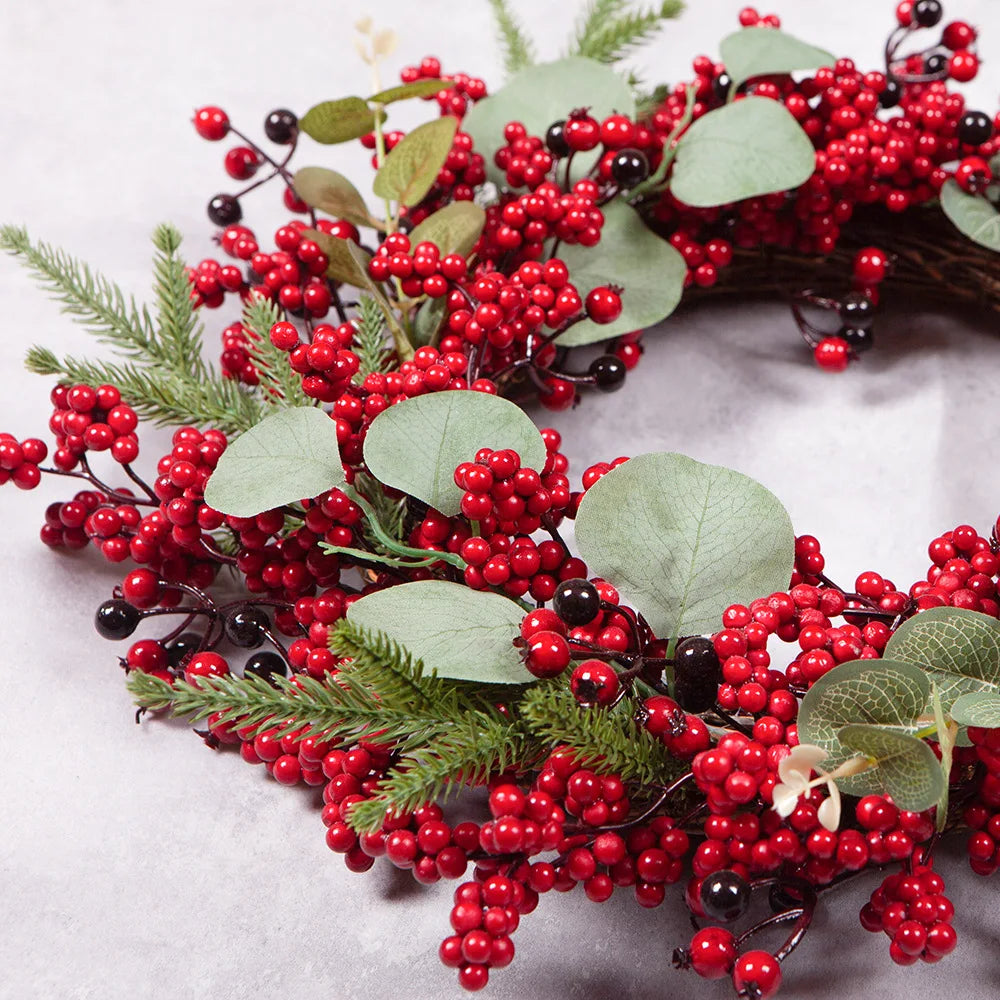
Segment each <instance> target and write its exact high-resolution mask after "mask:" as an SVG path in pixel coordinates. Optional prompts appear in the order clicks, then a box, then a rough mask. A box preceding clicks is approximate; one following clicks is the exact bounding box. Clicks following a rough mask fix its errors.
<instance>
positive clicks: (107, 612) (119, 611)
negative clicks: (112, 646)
mask: <svg viewBox="0 0 1000 1000" xmlns="http://www.w3.org/2000/svg"><path fill="white" fill-rule="evenodd" d="M140 621H142V612H141V611H140V610H139V609H138V608H137V607H135V606H134V605H131V604H129V602H128V601H119V600H111V601H105V602H104V603H103V604H102V605H101V606H100V607H99V608H98V609H97V614H95V615H94V628H96V629H97V631H98V632H99V633H100V634H101V635H102V636H104V638H105V639H127V638H128V637H129V636H130V635H131V634H132V633H133V632H134V631H135V630H136V626H137V625H138V624H139V622H140Z"/></svg>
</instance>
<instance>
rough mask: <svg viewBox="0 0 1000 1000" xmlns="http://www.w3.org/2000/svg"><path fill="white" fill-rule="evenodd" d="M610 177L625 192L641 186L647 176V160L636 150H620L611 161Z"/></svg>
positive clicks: (644, 155)
mask: <svg viewBox="0 0 1000 1000" xmlns="http://www.w3.org/2000/svg"><path fill="white" fill-rule="evenodd" d="M611 176H612V178H614V181H615V183H616V184H617V185H618V186H619V187H620V188H623V189H625V190H627V189H629V188H634V187H635V186H636V184H641V183H642V182H643V181H644V180H645V179H646V178H647V177H648V176H649V160H647V159H646V154H645V153H643V152H641V151H640V150H638V149H620V150H619V151H618V152H617V153H615V155H614V159H612V161H611Z"/></svg>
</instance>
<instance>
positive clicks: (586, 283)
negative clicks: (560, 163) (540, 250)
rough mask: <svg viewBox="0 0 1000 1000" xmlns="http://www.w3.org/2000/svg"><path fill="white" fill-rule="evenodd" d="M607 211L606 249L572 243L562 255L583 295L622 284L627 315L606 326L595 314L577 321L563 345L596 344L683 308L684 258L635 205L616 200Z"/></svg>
mask: <svg viewBox="0 0 1000 1000" xmlns="http://www.w3.org/2000/svg"><path fill="white" fill-rule="evenodd" d="M603 212H604V226H603V227H602V228H601V249H600V251H596V250H594V249H593V248H592V247H591V248H588V247H584V246H580V245H578V244H572V245H569V246H566V247H562V248H560V250H559V256H560V257H561V258H562V259H563V261H565V263H566V266H567V267H568V268H569V270H570V274H572V275H573V283H574V284H575V285H576V288H577V291H579V293H580V295H581V296H582V297H583V298H586V297H587V293H588V292H589V291H590V290H591V289H592V288H596V287H597V286H598V285H607V284H616V285H621V286H622V287H623V288H624V292H623V293H622V314H621V316H619V317H618V319H616V320H615V321H614V323H606V324H604V325H603V326H602V325H601V324H600V323H594V322H593V321H592V320H589V319H584V320H582V321H581V322H579V323H576V324H574V325H573V326H571V327H570V328H569V329H568V330H567V331H566V332H565V333H564V334H563V335H562V336H561V337H560V338H559V344H560V346H564V347H578V346H580V345H581V344H593V343H596V342H597V341H601V340H607V339H608V338H609V337H617V336H620V335H621V334H623V333H628V332H629V331H631V330H641V329H644V328H645V327H647V326H652V325H653V324H654V323H659V322H660V320H662V319H665V318H666V317H667V316H669V315H670V314H671V313H672V312H673V311H674V309H676V308H677V303H678V302H680V300H681V294H682V292H683V291H684V276H685V275H686V274H687V266H686V265H685V263H684V258H683V257H682V256H681V255H680V253H678V252H677V250H675V249H674V248H673V247H672V246H671V245H670V244H669V243H668V242H667V241H666V240H662V239H660V237H659V236H657V235H656V234H655V233H654V232H653V231H652V230H650V229H649V228H648V227H647V226H646V224H645V223H644V222H643V221H642V218H641V217H640V216H639V213H638V212H637V211H636V210H635V209H634V208H632V207H631V206H629V205H626V204H625V202H623V201H613V202H611V203H610V204H608V205H605V206H604V209H603Z"/></svg>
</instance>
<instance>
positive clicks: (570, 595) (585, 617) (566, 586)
mask: <svg viewBox="0 0 1000 1000" xmlns="http://www.w3.org/2000/svg"><path fill="white" fill-rule="evenodd" d="M552 606H553V608H555V612H556V614H557V615H558V616H559V617H560V618H561V619H562V620H563V621H564V622H565V623H566V624H567V625H569V626H570V627H571V628H575V627H576V626H577V625H586V624H587V623H588V622H590V621H593V620H594V617H595V616H596V615H597V612H598V611H600V610H601V595H600V594H599V593H598V592H597V588H596V587H595V586H594V585H593V584H592V583H591V582H590V581H589V580H580V579H577V580H564V581H563V582H562V583H560V584H559V586H558V587H557V588H556V592H555V595H554V596H553V598H552Z"/></svg>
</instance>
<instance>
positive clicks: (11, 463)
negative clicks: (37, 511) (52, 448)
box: [0, 432, 49, 490]
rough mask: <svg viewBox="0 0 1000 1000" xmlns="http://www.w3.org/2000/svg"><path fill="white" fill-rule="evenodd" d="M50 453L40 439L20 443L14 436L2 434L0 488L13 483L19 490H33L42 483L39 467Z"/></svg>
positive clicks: (0, 437) (0, 439)
mask: <svg viewBox="0 0 1000 1000" xmlns="http://www.w3.org/2000/svg"><path fill="white" fill-rule="evenodd" d="M48 453H49V449H48V445H46V444H45V442H44V441H42V440H40V439H39V438H26V439H25V440H23V441H18V440H17V438H16V437H14V435H13V434H8V433H6V432H4V433H2V434H0V486H3V485H4V483H10V482H12V483H13V484H14V485H15V486H17V487H18V488H19V489H22V490H33V489H34V488H35V487H36V486H37V485H38V484H39V482H41V479H42V474H41V472H40V471H39V469H38V466H39V465H40V464H41V463H42V462H44V461H45V459H46V457H47V456H48Z"/></svg>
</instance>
